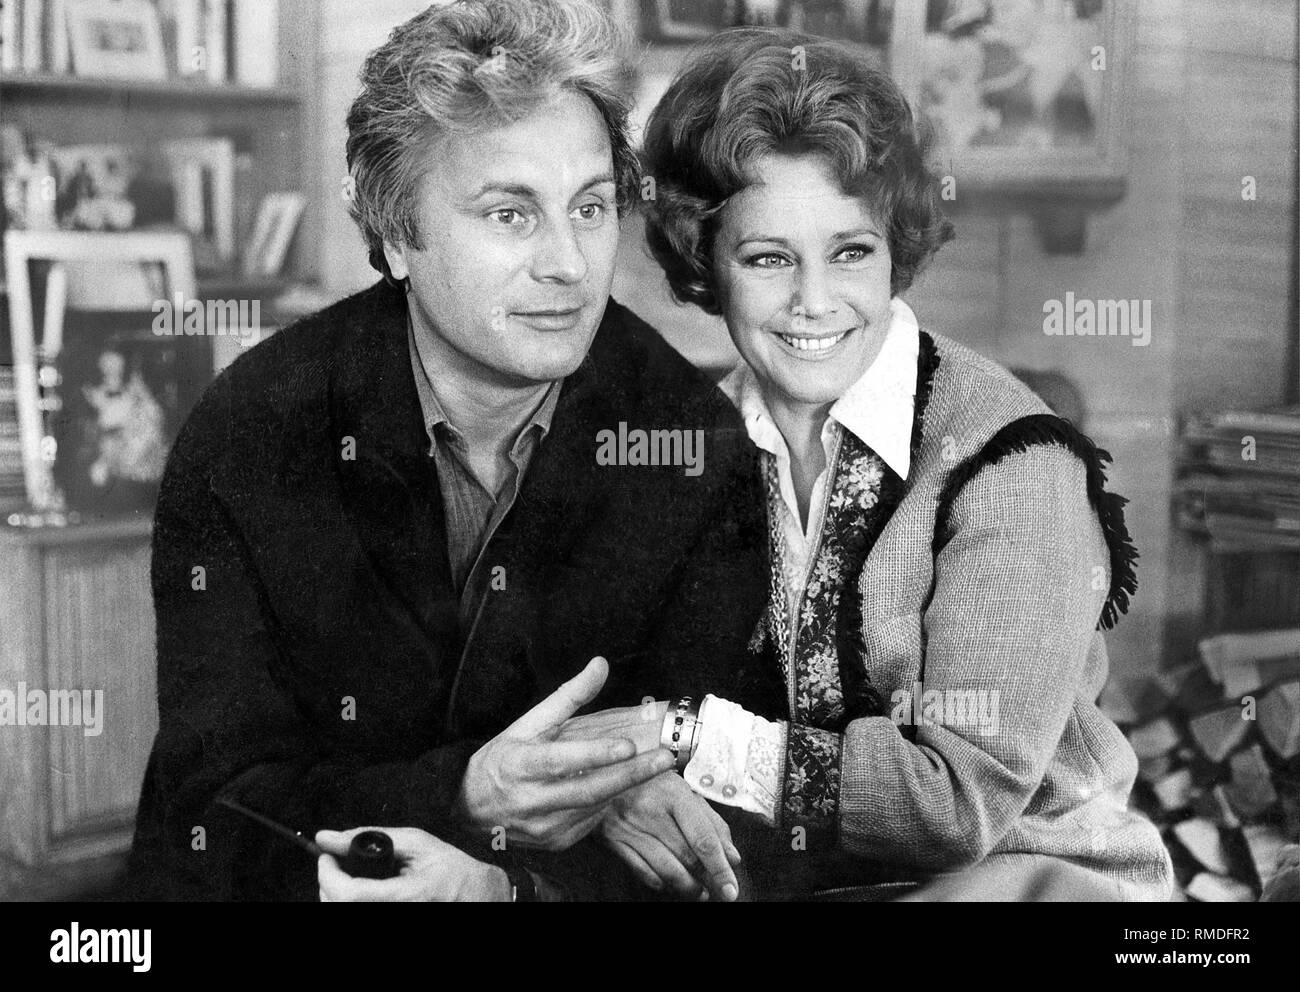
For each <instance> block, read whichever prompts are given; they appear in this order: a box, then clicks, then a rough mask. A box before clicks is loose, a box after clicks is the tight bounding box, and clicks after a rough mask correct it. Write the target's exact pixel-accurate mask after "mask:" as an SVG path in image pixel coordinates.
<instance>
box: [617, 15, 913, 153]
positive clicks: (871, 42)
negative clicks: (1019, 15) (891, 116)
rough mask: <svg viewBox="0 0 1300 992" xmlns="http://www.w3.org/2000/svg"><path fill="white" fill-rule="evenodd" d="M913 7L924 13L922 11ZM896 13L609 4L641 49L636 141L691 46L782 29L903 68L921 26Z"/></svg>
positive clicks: (635, 72) (908, 84)
mask: <svg viewBox="0 0 1300 992" xmlns="http://www.w3.org/2000/svg"><path fill="white" fill-rule="evenodd" d="M905 6H907V5H905ZM910 6H913V7H915V8H916V9H915V13H917V14H922V13H923V12H924V11H923V8H924V4H913V5H910ZM894 8H895V0H699V2H697V0H610V12H611V14H612V15H613V16H614V18H615V19H616V20H617V21H619V22H621V23H622V25H623V28H624V31H625V32H626V33H627V34H628V35H629V37H632V38H635V39H636V40H637V41H638V42H640V45H639V46H638V48H639V57H638V58H637V60H636V63H635V64H634V65H633V66H632V67H631V71H632V75H633V91H634V105H633V113H632V124H633V128H634V131H635V133H636V134H637V135H638V136H639V134H640V132H641V130H642V129H643V128H644V126H645V122H646V120H647V119H648V118H649V116H650V111H651V110H652V109H654V105H655V104H656V103H657V102H658V101H659V98H660V97H662V96H663V94H664V92H665V91H666V90H667V89H668V85H669V83H671V82H672V79H673V77H674V76H675V75H676V74H677V72H678V70H679V69H680V68H681V66H682V63H683V61H684V60H685V57H686V52H687V49H688V48H689V46H690V45H693V44H696V43H698V42H700V41H703V40H704V39H706V38H708V37H710V36H711V35H713V34H716V33H717V32H719V31H724V30H726V29H727V28H733V27H744V26H759V25H768V26H778V27H787V28H790V29H791V30H795V31H802V32H805V33H808V34H814V35H818V36H820V37H826V38H833V39H835V40H837V41H841V42H844V43H845V44H849V45H852V46H854V47H855V48H858V49H860V50H861V51H862V54H863V56H864V57H865V58H867V59H868V60H869V61H870V62H871V63H872V64H874V65H876V66H877V67H879V68H881V69H890V67H891V66H893V65H894V64H895V63H899V64H900V65H902V66H904V67H906V66H907V65H909V63H908V62H907V61H906V59H900V58H898V56H897V53H898V52H899V51H900V50H901V51H904V52H912V51H915V48H916V45H915V40H914V38H913V37H912V36H911V35H910V34H909V33H908V32H909V30H911V31H912V33H913V34H915V35H919V33H920V25H921V21H920V20H919V19H918V18H917V17H911V18H909V17H900V16H897V15H896V14H895V9H894ZM895 78H898V79H899V83H900V85H903V86H904V89H905V90H909V91H910V88H914V84H913V82H912V81H911V79H910V77H909V78H907V79H904V78H899V77H898V75H897V74H895Z"/></svg>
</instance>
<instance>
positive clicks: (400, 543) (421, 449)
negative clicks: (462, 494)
mask: <svg viewBox="0 0 1300 992" xmlns="http://www.w3.org/2000/svg"><path fill="white" fill-rule="evenodd" d="M370 292H371V293H372V294H374V299H375V306H374V307H373V308H372V309H371V310H370V312H371V313H372V314H373V315H374V326H372V327H366V328H349V329H347V330H346V331H345V333H344V335H343V343H342V344H341V347H340V350H339V352H338V353H337V363H336V366H335V370H334V379H333V383H332V393H331V408H332V414H333V433H334V444H335V450H336V453H337V455H338V458H339V475H340V482H341V486H342V492H343V502H344V506H345V508H346V510H347V512H348V514H349V516H350V518H351V520H352V522H353V525H354V527H355V528H356V532H357V535H358V537H359V539H360V541H361V544H362V546H363V547H364V549H365V551H366V554H367V555H368V557H369V559H370V561H371V563H372V565H373V566H374V569H375V571H376V572H377V573H378V575H379V577H380V578H381V580H382V581H383V582H384V584H385V585H386V586H387V588H388V590H389V591H390V592H391V594H392V595H393V596H394V597H395V598H396V599H398V600H399V601H401V602H402V603H404V604H405V605H406V607H407V608H408V609H409V610H410V612H411V613H412V614H413V615H414V617H415V619H416V620H417V622H418V623H419V624H420V626H421V627H422V628H423V629H424V630H425V632H426V633H427V634H428V635H429V636H430V637H432V638H433V639H434V640H435V641H439V642H442V647H443V649H444V650H450V649H451V645H452V643H453V642H454V640H455V631H456V605H457V603H456V596H455V593H454V589H453V586H452V580H451V570H450V566H449V565H448V559H447V546H446V538H445V535H444V525H443V508H442V498H441V495H440V492H439V488H438V478H437V473H436V470H435V467H434V462H433V459H432V458H430V457H429V455H428V435H427V434H426V432H425V428H424V423H423V416H422V414H421V411H420V401H419V396H418V394H417V393H416V389H415V379H414V375H413V371H412V369H411V362H410V355H409V352H408V348H407V340H406V335H407V324H406V321H407V310H406V300H405V298H404V296H403V294H402V293H401V292H400V291H398V290H395V289H391V288H389V287H388V286H386V285H383V284H380V285H378V286H376V287H375V288H374V289H372V290H371V291H370ZM438 667H440V668H444V669H445V668H446V667H448V666H438Z"/></svg>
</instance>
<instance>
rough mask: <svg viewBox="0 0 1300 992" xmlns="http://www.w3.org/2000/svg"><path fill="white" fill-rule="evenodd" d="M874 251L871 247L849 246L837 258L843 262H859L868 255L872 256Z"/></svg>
mask: <svg viewBox="0 0 1300 992" xmlns="http://www.w3.org/2000/svg"><path fill="white" fill-rule="evenodd" d="M875 250H876V249H875V248H873V247H872V246H871V245H849V246H848V247H847V248H845V249H844V250H843V251H841V252H840V253H839V255H838V256H837V257H838V258H839V259H840V260H841V261H845V262H861V261H862V260H863V259H864V258H866V257H867V256H868V255H871V254H873V253H874V252H875Z"/></svg>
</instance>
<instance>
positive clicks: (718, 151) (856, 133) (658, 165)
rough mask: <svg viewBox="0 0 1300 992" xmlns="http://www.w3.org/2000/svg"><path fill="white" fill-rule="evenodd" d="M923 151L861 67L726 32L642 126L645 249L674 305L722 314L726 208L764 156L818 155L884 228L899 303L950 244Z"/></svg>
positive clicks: (903, 107) (905, 111)
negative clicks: (718, 250)
mask: <svg viewBox="0 0 1300 992" xmlns="http://www.w3.org/2000/svg"><path fill="white" fill-rule="evenodd" d="M926 151H927V140H926V136H925V135H924V134H923V133H922V131H921V129H920V128H919V127H918V126H917V123H916V121H915V119H914V118H913V116H912V111H911V108H910V107H908V105H907V100H906V98H905V97H904V96H903V94H902V91H901V90H899V88H898V86H897V84H895V83H894V81H893V80H892V79H890V78H889V76H888V75H886V74H885V73H883V72H880V71H878V70H875V69H872V68H871V67H869V66H868V65H866V64H865V62H864V61H863V60H862V58H861V57H860V56H858V55H855V54H854V53H852V52H850V51H849V50H848V49H845V48H842V47H841V46H840V45H838V44H836V43H835V42H831V41H827V40H826V39H824V38H816V37H813V36H810V35H803V34H798V33H795V32H792V31H783V30H778V29H769V28H738V29H736V30H733V31H724V32H721V33H720V34H717V35H715V36H714V37H713V38H711V39H709V40H708V41H707V42H705V43H704V44H703V45H701V46H700V47H699V48H697V49H696V50H695V51H694V52H692V55H691V57H690V59H689V61H688V63H687V65H686V66H685V68H683V69H682V71H681V72H680V73H679V74H678V76H677V78H676V79H675V80H674V81H673V83H672V85H671V86H670V87H669V89H668V92H667V93H666V94H664V97H663V99H662V100H660V101H659V105H658V106H657V107H655V109H654V112H653V113H652V114H651V116H650V121H649V123H648V124H647V125H646V136H645V156H644V167H645V170H646V173H647V175H648V176H649V177H652V178H653V180H654V186H653V190H654V193H653V197H652V198H648V199H647V202H646V204H645V206H646V239H647V241H648V242H649V245H650V249H651V251H652V252H653V253H654V256H655V258H656V259H657V260H658V261H659V264H660V265H661V266H662V267H663V269H664V272H665V273H666V274H667V276H668V284H669V286H670V287H671V288H672V291H673V295H674V296H675V297H676V298H677V299H678V300H680V301H682V302H684V303H694V304H695V305H697V306H698V307H700V308H701V309H702V310H704V311H705V312H706V313H711V314H716V313H718V312H719V304H718V299H717V296H716V294H715V292H714V283H713V262H712V253H713V236H714V231H715V227H716V224H717V215H718V213H719V212H720V211H721V209H722V208H723V206H724V205H725V204H726V201H727V199H728V198H729V197H731V196H734V195H735V194H736V193H739V192H740V191H741V190H743V189H744V188H745V187H747V186H749V185H752V183H753V182H754V179H753V176H752V173H751V171H750V170H751V169H752V166H753V164H754V161H755V160H756V159H757V158H758V157H760V156H762V155H764V154H768V153H789V154H805V153H813V154H819V155H822V156H824V157H825V158H826V159H827V161H828V162H829V164H830V168H831V170H832V173H833V174H834V175H835V177H836V178H837V179H838V180H839V183H840V185H841V187H842V188H843V190H844V192H845V193H846V194H848V195H851V196H862V197H864V198H865V199H866V202H867V204H868V206H869V207H870V209H871V211H872V213H873V215H874V216H875V217H876V218H877V219H878V220H879V222H880V223H881V224H883V225H884V226H885V228H886V234H885V236H886V240H887V241H888V243H889V250H890V254H891V256H892V261H893V269H892V272H891V273H890V290H891V292H892V293H893V294H894V295H898V294H899V293H902V292H903V291H904V290H906V289H907V288H908V287H909V286H911V284H912V280H913V279H914V278H916V276H917V274H918V273H919V271H920V270H921V268H922V266H923V265H924V264H925V263H926V262H927V261H929V259H930V257H931V256H932V255H934V253H935V252H936V251H938V250H939V248H940V247H941V246H942V245H943V244H944V243H945V242H946V241H949V240H950V239H951V238H952V236H953V230H952V225H951V224H950V223H949V222H948V220H947V219H946V218H945V217H944V216H943V212H942V210H941V208H940V199H939V190H938V187H937V184H936V183H935V180H934V177H933V176H932V175H931V174H930V172H929V171H928V169H927V167H926V163H925V154H926ZM648 182H649V181H648V180H647V184H648Z"/></svg>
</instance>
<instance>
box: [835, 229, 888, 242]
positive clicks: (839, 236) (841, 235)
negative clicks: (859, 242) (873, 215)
mask: <svg viewBox="0 0 1300 992" xmlns="http://www.w3.org/2000/svg"><path fill="white" fill-rule="evenodd" d="M868 234H869V235H871V236H872V237H874V238H880V239H881V240H882V241H883V240H884V238H883V237H882V236H881V234H880V232H879V231H877V230H876V229H875V228H874V227H855V228H853V229H851V230H848V231H836V232H835V233H834V234H832V235H831V237H830V240H831V241H850V240H852V239H853V238H860V237H863V236H864V235H868Z"/></svg>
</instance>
